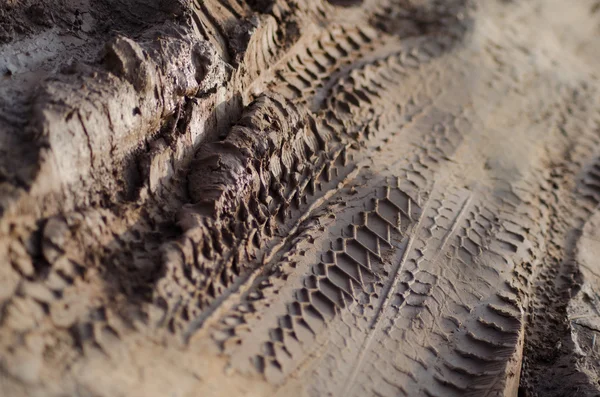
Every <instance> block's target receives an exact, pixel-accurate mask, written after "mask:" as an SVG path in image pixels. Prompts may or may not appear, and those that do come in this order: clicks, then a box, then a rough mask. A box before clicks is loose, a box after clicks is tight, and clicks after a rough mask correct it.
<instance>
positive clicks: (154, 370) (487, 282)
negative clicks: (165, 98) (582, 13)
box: [0, 0, 600, 397]
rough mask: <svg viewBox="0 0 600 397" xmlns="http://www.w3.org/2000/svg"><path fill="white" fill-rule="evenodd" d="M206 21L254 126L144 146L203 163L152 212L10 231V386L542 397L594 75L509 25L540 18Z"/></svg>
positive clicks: (248, 9) (400, 8)
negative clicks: (544, 356)
mask: <svg viewBox="0 0 600 397" xmlns="http://www.w3.org/2000/svg"><path fill="white" fill-rule="evenodd" d="M191 3H193V4H192V5H191V6H190V11H189V13H190V14H189V15H192V18H191V19H190V22H189V23H190V25H189V26H191V27H190V29H192V31H193V32H194V33H193V34H196V35H198V36H199V37H204V38H205V39H206V43H207V44H205V45H208V46H210V47H211V48H213V50H211V51H213V53H214V54H217V55H219V54H220V55H219V56H220V57H221V58H222V59H223V60H224V62H225V63H226V64H227V67H226V68H225V69H224V70H225V72H223V73H224V74H223V75H222V76H228V77H227V78H228V79H229V80H228V81H229V83H228V84H229V86H226V87H231V88H228V89H229V91H230V92H236V94H235V95H231V98H233V99H232V100H233V101H234V102H235V101H237V102H235V103H239V104H241V107H240V109H241V111H240V115H239V117H234V118H232V121H231V123H230V124H226V125H225V127H223V125H221V124H219V123H217V124H218V125H216V127H215V128H217V127H218V131H217V132H218V134H220V136H219V137H218V139H214V140H212V141H208V140H206V141H204V142H202V143H197V142H194V141H193V140H187V141H186V140H183V138H182V140H176V139H175V138H173V139H171V140H168V139H166V138H165V140H166V143H165V142H163V143H161V144H160V145H159V144H157V145H155V146H152V147H153V149H152V150H153V151H152V152H151V153H155V154H156V153H159V155H160V153H163V152H164V151H167V150H175V149H173V148H174V147H177V145H180V146H181V145H183V146H185V145H188V148H187V149H186V151H185V153H187V155H189V160H188V161H182V162H181V163H180V164H179V165H177V163H174V162H172V163H170V164H171V166H170V167H171V168H173V169H170V171H168V175H170V176H169V178H166V177H165V178H164V180H163V182H161V183H162V184H163V185H164V186H165V187H164V189H162V190H161V189H158V190H153V189H154V188H153V187H152V186H149V187H146V188H144V189H147V190H145V192H146V193H144V194H146V195H149V196H148V197H149V198H146V199H144V200H145V201H143V200H142V199H138V201H135V200H134V201H124V202H122V203H117V204H115V206H113V207H106V208H101V207H98V206H94V205H90V206H87V207H85V206H84V207H83V209H77V210H73V211H69V212H64V213H61V214H59V215H55V216H52V217H48V218H47V219H45V220H44V221H40V222H37V223H35V222H33V223H29V224H27V225H29V226H19V227H22V228H23V231H22V232H18V233H22V235H25V234H27V233H29V234H28V235H31V236H34V237H35V239H34V240H33V241H36V244H38V245H39V246H40V247H42V248H41V253H40V254H35V255H39V257H40V258H43V261H45V262H44V263H47V264H45V265H44V268H43V269H44V270H43V276H39V275H36V274H38V273H39V272H40V268H38V267H37V265H35V266H33V267H31V265H28V263H25V262H19V258H21V257H29V256H31V255H30V254H28V253H27V252H26V251H27V246H26V244H25V243H23V244H25V245H20V243H18V241H21V240H18V241H17V240H15V243H11V244H12V245H10V247H9V248H8V250H9V251H8V252H10V255H9V256H10V257H11V258H13V259H12V261H13V262H12V267H13V268H14V269H17V270H16V271H18V272H19V274H27V272H28V271H29V276H27V275H26V276H23V277H22V279H21V281H20V282H19V284H18V287H16V289H15V290H14V292H12V293H6V295H7V296H6V299H4V297H3V299H4V303H3V304H2V315H1V316H0V319H1V321H2V327H3V328H4V329H10V330H12V331H11V333H10V335H11V336H10V338H8V337H7V338H4V340H2V342H0V344H2V346H3V347H2V349H7V350H6V351H8V352H13V353H14V354H13V353H11V354H12V355H11V354H6V355H0V362H1V363H2V365H3V368H4V370H3V371H7V373H8V375H7V376H6V377H5V380H2V381H0V390H3V389H2V388H3V387H4V388H5V390H9V391H12V392H14V393H15V394H14V395H19V394H17V393H21V392H23V393H24V392H26V391H32V390H38V392H39V390H44V392H45V393H47V394H38V395H65V394H60V393H67V394H68V395H81V396H88V395H89V396H92V395H93V396H109V395H110V396H121V395H123V396H125V395H127V396H142V395H144V396H150V395H173V396H175V395H176V396H192V395H196V396H197V395H207V396H212V395H215V396H217V395H280V396H287V395H307V396H344V397H354V396H385V397H388V396H432V397H433V396H516V395H517V393H518V392H519V390H520V391H521V393H524V394H521V395H535V393H536V390H537V389H536V387H537V386H536V385H537V383H536V382H540V379H542V378H540V376H541V375H540V374H542V372H540V371H541V370H539V367H538V366H537V363H538V361H536V360H538V358H537V357H538V356H536V354H537V353H536V352H540V351H544V349H546V348H548V346H550V345H547V344H546V341H545V339H544V338H543V337H540V335H543V332H544V331H543V330H544V328H545V327H546V325H547V324H548V322H547V321H546V320H547V319H548V318H550V317H544V316H550V314H544V313H542V312H543V311H544V307H548V311H549V312H552V313H555V312H556V313H560V310H566V309H565V308H564V307H563V306H561V305H560V304H559V303H558V301H556V300H555V299H554V298H553V297H556V296H561V295H560V293H561V291H563V292H564V291H568V290H569V288H571V287H570V285H574V284H573V283H575V281H571V283H572V284H569V282H568V281H564V280H565V277H562V278H561V274H563V275H565V274H575V273H573V272H576V271H575V270H573V269H572V268H573V266H574V265H573V261H571V260H569V258H570V255H571V256H572V255H575V253H573V249H572V247H574V244H576V243H577V242H576V241H571V240H569V238H567V236H568V234H569V231H570V230H579V229H580V228H582V227H583V224H584V220H585V219H586V218H588V217H589V216H590V215H591V214H593V213H594V212H595V211H597V202H598V195H599V193H598V192H599V191H600V190H598V183H597V180H598V175H599V174H598V160H597V158H598V157H597V156H598V153H600V151H599V150H600V145H599V143H600V140H599V138H600V135H599V134H598V125H597V122H598V120H600V119H599V118H598V109H600V107H598V103H597V99H598V93H597V91H596V90H595V87H593V86H592V85H590V84H585V83H584V80H585V78H587V77H586V76H588V75H591V74H592V70H593V68H591V67H590V68H588V64H586V63H585V62H584V61H581V60H579V58H577V57H576V56H574V55H573V57H570V58H569V57H567V56H564V54H562V53H561V52H560V51H559V49H558V47H554V46H552V45H550V44H548V45H545V44H543V43H540V42H539V41H538V40H536V37H537V36H535V35H533V34H530V32H528V30H527V29H525V28H523V29H516V28H515V29H510V28H506V26H509V25H511V24H519V23H522V22H520V19H519V18H520V17H521V16H523V15H528V18H530V19H528V20H531V19H535V18H542V17H543V16H537V14H536V12H535V11H534V6H532V5H531V4H530V3H536V4H538V3H541V2H540V1H537V2H536V1H533V2H524V4H514V3H511V2H501V1H497V2H496V1H490V2H480V3H479V4H474V2H473V3H471V2H469V1H467V0H452V1H443V2H442V1H434V0H431V1H402V0H371V1H367V0H365V1H328V2H327V1H306V2H297V3H298V4H295V3H296V2H287V1H262V2H261V1H253V2H250V1H248V2H247V3H248V4H246V2H242V1H239V2H236V1H233V0H220V1H204V2H202V1H198V2H195V1H194V2H191ZM300 3H302V4H300ZM551 3H552V2H551ZM182 4H183V3H182ZM182 7H183V6H182ZM248 15H252V16H251V17H246V16H248ZM242 16H244V18H246V19H245V21H246V22H245V23H249V24H253V26H254V27H253V28H252V32H253V35H252V36H250V38H249V39H246V41H244V40H242V39H240V38H239V37H237V36H235V35H234V34H233V33H231V32H235V29H234V27H232V26H234V24H235V22H234V21H237V20H240V19H243V18H242ZM247 21H250V22H247ZM553 23H554V24H555V25H553ZM556 24H558V25H556ZM559 25H560V23H559V22H552V23H549V24H548V26H546V27H545V28H544V29H547V30H548V32H552V31H554V30H556V29H561V26H562V25H560V26H559ZM519 26H520V25H519ZM537 26H542V25H537ZM240 45H245V46H246V47H245V48H246V50H245V52H239V53H236V50H235V48H237V47H236V46H240ZM217 55H215V56H217ZM550 65H552V66H550ZM574 70H577V73H575V72H574ZM223 78H225V77H223ZM215 90H216V91H215V92H222V90H221V91H219V89H215ZM236 90H237V91H236ZM207 95H208V94H207ZM219 95H220V94H219ZM227 95H230V94H227ZM202 100H203V99H202V98H197V99H194V101H202ZM186 106H188V105H186V104H182V105H181V106H180V107H178V108H177V109H178V110H177V111H176V112H175V114H176V115H178V117H179V114H180V113H181V117H179V118H178V119H177V120H175V121H174V122H173V124H172V125H173V128H175V127H177V126H180V125H182V123H183V124H185V123H186V122H187V123H191V122H193V119H194V117H195V116H194V113H187V110H186V109H189V108H192V107H193V106H192V105H191V102H190V105H189V106H188V107H186ZM194 106H195V105H194ZM169 117H174V116H173V114H171V115H170V116H169ZM168 120H171V119H168ZM178 120H179V121H178ZM190 120H192V121H190ZM177 123H179V124H177ZM169 125H171V124H167V126H169ZM169 128H170V127H169ZM218 134H217V135H218ZM213 136H214V135H213ZM169 139H170V138H169ZM177 139H179V138H177ZM186 139H187V138H186ZM190 145H191V146H190ZM161 151H163V152H161ZM165 153H166V152H165ZM178 153H179V152H178ZM182 153H183V152H182ZM98 156H99V154H98ZM181 156H182V158H184V157H185V156H184V155H181ZM157 158H158V159H160V157H157ZM149 161H150V163H149V164H150V168H149V169H150V171H149V172H150V173H152V172H154V168H152V167H154V165H153V164H154V162H153V161H154V160H152V159H150V160H149ZM594 178H595V179H594ZM150 180H153V179H152V178H151V177H150ZM148 189H149V190H148ZM159 198H160V199H159ZM140 200H142V201H140ZM110 208H118V210H114V211H113V210H111V209H110ZM111 211H112V212H111ZM118 218H122V219H127V222H126V223H125V226H122V227H121V229H117V228H116V226H114V225H116V224H117V223H118V222H117V220H118ZM98 225H102V226H101V227H100V226H98ZM111 225H112V226H111ZM588 229H589V227H588ZM11 230H12V229H11ZM586 230H587V229H586ZM2 233H5V231H3V232H2ZM13 233H17V232H16V231H14V230H13ZM114 236H118V237H116V238H114ZM22 241H25V240H22ZM72 247H87V249H84V250H81V249H78V248H72ZM34 251H35V250H34ZM32 252H33V251H32ZM74 253H75V254H74ZM76 254H77V255H76ZM35 255H33V256H32V257H33V258H34V259H35ZM40 260H42V259H40ZM34 263H35V261H34ZM131 264H133V265H131ZM27 269H29V270H27ZM123 269H126V270H123ZM569 272H571V273H569ZM104 273H106V275H104ZM95 278H103V279H105V280H112V279H113V278H114V279H119V278H120V280H119V282H118V283H117V284H116V285H118V286H119V287H118V288H114V289H106V290H104V289H103V288H101V287H98V290H93V289H90V288H89V285H91V284H92V281H90V280H94V279H95ZM561 280H562V281H561ZM86 286H87V287H86ZM106 288H108V287H106ZM3 294H4V292H3ZM106 297H109V298H110V299H109V298H106ZM98 302H99V303H98ZM103 302H104V303H103ZM565 307H566V306H565ZM561 308H562V309H561ZM545 319H546V320H545ZM29 322H33V323H36V324H38V326H39V327H41V325H39V324H42V323H46V322H47V323H51V324H53V325H51V326H49V327H50V328H52V327H54V328H52V329H61V330H63V331H61V332H58V331H56V332H54V331H52V332H54V333H52V332H50V331H47V332H46V333H45V334H35V333H32V332H29V331H28V330H30V329H33V328H34V325H30V324H29ZM557 327H558V326H557ZM557 329H558V328H557ZM3 335H4V334H3ZM44 338H53V339H52V341H50V342H48V341H47V340H46V339H44ZM528 344H529V345H528ZM19 346H28V347H27V349H29V350H26V349H25V348H20V347H19ZM49 346H55V348H51V347H49ZM527 346H530V347H527ZM24 349H25V350H24ZM36 349H38V350H36ZM30 350H31V351H34V352H35V351H37V352H38V353H25V352H26V351H27V352H29V351H30ZM19 354H20V356H19ZM27 354H29V356H27ZM59 354H66V356H64V357H60V356H57V355H59ZM561 354H562V353H561ZM564 354H567V353H564ZM32 357H33V358H32ZM568 362H569V364H567V365H570V366H571V367H572V368H573V371H576V370H577V368H579V367H577V365H578V364H577V363H576V362H574V361H568ZM61 363H62V364H61ZM19 365H21V367H19ZM30 365H37V366H38V367H37V370H36V371H37V372H36V376H35V377H34V378H31V379H28V378H27V376H28V375H27V374H29V373H30V372H31V371H30V368H29V367H28V366H30ZM61 365H63V367H61ZM11 366H12V369H11V370H7V369H6V368H8V367H11ZM52 371H55V372H52ZM56 371H58V372H56ZM61 371H62V372H61ZM50 373H62V374H63V375H64V376H65V379H66V380H65V383H64V384H60V383H59V384H52V383H51V382H50V381H48V380H47V379H50V375H49V374H50ZM65 374H66V375H65ZM99 374H100V375H99ZM45 379H46V380H45ZM141 384H143V385H144V386H140V385H141ZM22 385H25V386H22ZM49 385H53V386H52V387H50V386H49ZM156 393H160V394H156ZM169 393H171V394H169ZM8 395H11V394H8Z"/></svg>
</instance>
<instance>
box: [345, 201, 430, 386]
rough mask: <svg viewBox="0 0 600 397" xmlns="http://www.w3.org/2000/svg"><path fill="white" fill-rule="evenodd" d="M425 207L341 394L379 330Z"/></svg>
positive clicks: (359, 366)
mask: <svg viewBox="0 0 600 397" xmlns="http://www.w3.org/2000/svg"><path fill="white" fill-rule="evenodd" d="M427 208H428V207H427V204H426V205H425V208H424V209H423V210H422V212H421V215H420V217H419V218H418V220H417V221H416V224H415V226H414V228H413V231H412V232H411V233H410V235H409V236H408V240H407V243H406V248H405V249H404V252H403V254H402V258H401V259H400V261H399V262H398V264H397V265H396V269H394V271H393V273H392V275H393V278H392V281H391V283H390V284H389V287H388V288H387V289H386V290H385V291H384V292H383V300H382V301H381V304H380V305H379V307H378V308H377V310H376V312H375V313H376V314H375V316H374V318H373V320H372V321H371V322H370V325H369V332H368V333H367V335H366V337H365V339H364V341H363V343H362V344H361V347H360V349H359V354H358V357H357V360H356V362H355V363H354V365H353V366H352V369H351V371H350V373H349V374H348V377H347V380H346V387H344V388H343V391H342V393H341V394H342V395H347V394H348V392H349V390H350V388H351V387H352V384H353V381H354V380H355V378H356V374H357V372H358V371H359V370H360V368H361V365H362V362H363V361H364V359H365V356H366V353H367V351H368V350H369V347H370V344H371V343H372V340H373V337H374V336H375V334H376V333H377V332H378V331H379V326H380V325H379V324H380V321H381V316H382V315H383V311H385V310H386V308H387V306H388V305H389V304H390V301H391V297H392V294H391V292H392V291H393V290H395V289H396V287H397V284H398V283H399V281H400V277H399V272H400V270H401V268H402V266H403V265H404V262H405V261H406V259H407V257H408V255H409V253H410V249H411V246H412V243H413V241H414V239H415V235H416V231H418V230H419V228H420V225H421V221H422V219H423V214H425V213H426V211H427Z"/></svg>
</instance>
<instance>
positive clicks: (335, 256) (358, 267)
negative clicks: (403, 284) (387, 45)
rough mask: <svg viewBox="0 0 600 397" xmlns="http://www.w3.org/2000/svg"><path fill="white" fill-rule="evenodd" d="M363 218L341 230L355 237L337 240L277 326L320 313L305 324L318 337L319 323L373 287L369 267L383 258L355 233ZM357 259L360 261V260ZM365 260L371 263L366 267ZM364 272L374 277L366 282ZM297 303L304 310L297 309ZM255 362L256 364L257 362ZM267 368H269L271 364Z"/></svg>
mask: <svg viewBox="0 0 600 397" xmlns="http://www.w3.org/2000/svg"><path fill="white" fill-rule="evenodd" d="M364 214H365V212H364V211H363V212H361V213H360V215H359V216H355V217H354V219H355V221H358V222H357V223H353V224H350V225H349V226H348V227H345V228H344V227H342V229H341V230H342V234H347V233H348V232H345V233H344V230H350V231H352V232H351V233H350V234H351V235H352V236H353V237H343V238H341V239H338V241H337V242H336V243H334V244H332V250H331V251H329V253H327V254H323V256H322V261H321V262H320V263H318V264H316V265H313V266H312V273H313V275H311V276H308V277H306V278H305V279H304V288H302V289H300V290H298V291H296V293H295V294H296V299H297V303H295V304H292V305H291V306H290V305H288V306H287V314H285V315H283V316H278V319H279V320H278V323H281V322H282V321H284V319H287V318H293V317H294V316H297V315H298V314H300V316H301V317H305V316H306V311H307V310H313V311H314V312H313V313H314V314H317V313H318V314H319V315H313V316H311V317H310V319H307V320H306V321H307V323H308V324H309V329H310V330H313V331H314V334H313V336H316V335H318V334H319V333H321V332H322V330H315V324H316V320H320V322H322V323H323V325H326V324H327V323H329V322H331V321H332V320H333V318H334V317H336V315H337V313H338V311H339V310H347V309H346V307H347V306H346V305H347V302H349V301H355V300H356V299H358V296H357V293H358V291H360V290H363V289H364V288H365V286H366V285H367V284H365V283H372V282H374V281H375V280H376V278H377V277H378V276H377V275H376V274H375V273H373V271H372V270H370V269H369V268H368V267H367V266H371V265H370V263H371V262H372V261H373V260H377V261H380V260H381V256H380V255H374V254H373V253H372V252H371V251H370V250H369V249H368V248H367V247H365V246H363V245H361V244H360V243H359V242H358V241H357V239H356V237H357V234H356V233H355V231H356V230H358V229H360V228H361V227H363V226H361V223H362V220H363V219H365V216H364ZM369 233H370V234H369V236H370V237H372V238H376V237H377V236H376V235H374V234H371V232H369ZM377 244H378V245H379V242H377ZM390 248H391V247H390ZM350 253H352V255H350ZM356 257H360V259H357V258H356ZM365 260H367V261H368V262H367V263H365V262H364V261H365ZM365 271H367V272H368V273H370V274H371V275H372V276H370V277H369V278H367V279H366V278H365ZM298 303H299V304H300V305H301V306H298ZM336 307H337V309H336ZM302 313H304V314H302ZM311 338H313V337H311V336H310V335H309V334H308V333H306V332H305V333H304V336H303V337H302V339H303V345H305V344H306V343H308V341H309V340H310V339H311ZM299 339H300V338H299ZM270 342H271V343H273V342H274V341H273V340H271V341H270ZM313 343H314V342H313ZM297 359H298V358H296V360H297ZM254 361H256V360H255V359H254ZM265 365H266V366H268V365H270V364H269V361H268V360H267V361H266V362H265ZM255 368H256V369H260V368H263V369H262V370H261V371H264V367H263V366H260V365H255ZM282 371H283V372H284V373H286V372H288V370H287V369H285V367H282ZM265 373H266V372H265ZM269 376H274V375H272V374H271V375H269ZM273 379H275V378H273ZM278 379H279V378H278Z"/></svg>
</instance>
